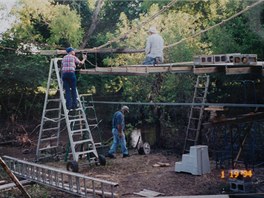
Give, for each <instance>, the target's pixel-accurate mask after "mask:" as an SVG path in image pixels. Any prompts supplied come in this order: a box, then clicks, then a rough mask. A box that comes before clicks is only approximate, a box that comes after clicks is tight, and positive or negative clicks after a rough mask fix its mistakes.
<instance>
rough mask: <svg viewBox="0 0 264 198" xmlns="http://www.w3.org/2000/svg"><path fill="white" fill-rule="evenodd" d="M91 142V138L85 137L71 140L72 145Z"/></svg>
mask: <svg viewBox="0 0 264 198" xmlns="http://www.w3.org/2000/svg"><path fill="white" fill-rule="evenodd" d="M88 142H92V139H85V140H79V141H75V142H73V144H74V145H77V144H83V143H88Z"/></svg>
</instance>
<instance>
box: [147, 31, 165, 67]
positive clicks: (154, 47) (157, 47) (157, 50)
mask: <svg viewBox="0 0 264 198" xmlns="http://www.w3.org/2000/svg"><path fill="white" fill-rule="evenodd" d="M148 32H149V36H148V38H147V43H146V48H145V52H146V58H145V60H144V62H143V65H155V64H160V63H163V48H164V41H163V38H162V37H161V36H160V35H159V34H158V32H157V29H156V28H155V27H150V28H149V30H148Z"/></svg>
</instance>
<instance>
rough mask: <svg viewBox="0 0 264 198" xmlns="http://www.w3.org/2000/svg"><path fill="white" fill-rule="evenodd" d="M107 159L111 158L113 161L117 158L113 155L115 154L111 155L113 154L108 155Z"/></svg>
mask: <svg viewBox="0 0 264 198" xmlns="http://www.w3.org/2000/svg"><path fill="white" fill-rule="evenodd" d="M105 157H109V158H111V159H115V158H116V157H115V156H114V155H113V154H111V153H107V154H106V155H105Z"/></svg>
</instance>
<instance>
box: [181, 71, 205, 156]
mask: <svg viewBox="0 0 264 198" xmlns="http://www.w3.org/2000/svg"><path fill="white" fill-rule="evenodd" d="M209 81H210V79H209V76H208V75H198V76H197V80H196V83H195V89H194V95H193V100H192V102H193V103H202V104H204V103H205V102H206V97H207V93H208V87H209ZM203 114H204V105H201V106H191V111H190V116H189V121H188V125H187V130H186V136H185V143H184V148H183V153H188V152H189V149H190V146H194V145H196V144H197V141H198V138H199V134H200V130H201V125H202V119H203Z"/></svg>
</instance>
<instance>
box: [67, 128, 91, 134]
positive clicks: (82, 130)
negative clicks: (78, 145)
mask: <svg viewBox="0 0 264 198" xmlns="http://www.w3.org/2000/svg"><path fill="white" fill-rule="evenodd" d="M78 132H88V129H87V128H83V129H78V130H72V131H71V134H75V133H78Z"/></svg>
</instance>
